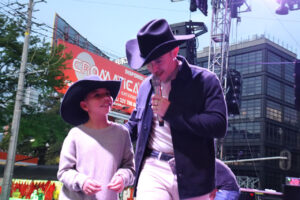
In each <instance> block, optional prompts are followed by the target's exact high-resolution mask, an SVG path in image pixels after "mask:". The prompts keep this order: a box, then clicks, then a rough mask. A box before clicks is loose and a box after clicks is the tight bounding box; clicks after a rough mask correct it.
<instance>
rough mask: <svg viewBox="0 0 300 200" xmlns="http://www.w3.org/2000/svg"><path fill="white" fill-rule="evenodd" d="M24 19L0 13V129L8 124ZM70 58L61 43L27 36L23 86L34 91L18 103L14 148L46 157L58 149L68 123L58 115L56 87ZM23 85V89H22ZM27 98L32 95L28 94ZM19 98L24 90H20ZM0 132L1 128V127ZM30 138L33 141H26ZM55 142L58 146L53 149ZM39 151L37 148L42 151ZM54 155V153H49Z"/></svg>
mask: <svg viewBox="0 0 300 200" xmlns="http://www.w3.org/2000/svg"><path fill="white" fill-rule="evenodd" d="M24 27H25V25H24V21H23V20H21V19H17V18H16V19H15V18H14V19H12V18H8V17H6V16H4V15H0V129H3V128H4V127H7V125H8V127H10V124H11V122H12V117H13V109H14V104H15V97H16V91H17V83H18V75H19V70H20V65H21V56H22V49H23V41H24V37H23V33H24ZM70 58H71V55H70V54H65V53H64V46H62V45H60V46H55V47H51V45H50V43H48V42H46V40H45V39H43V38H41V37H39V35H32V34H31V36H30V45H29V50H28V61H27V65H26V72H25V88H29V87H30V88H31V89H33V90H35V91H37V92H38V94H39V95H38V99H36V103H35V104H30V105H24V104H23V105H22V115H21V122H20V129H19V138H18V147H17V152H18V153H22V154H27V155H32V156H43V155H46V157H47V156H48V158H50V157H51V156H50V157H49V155H50V154H51V152H57V151H59V150H60V146H59V145H61V143H62V141H63V139H64V137H65V135H66V133H67V132H68V130H69V128H70V127H69V125H67V124H66V123H64V122H63V121H62V119H61V117H60V115H59V107H60V98H61V97H62V94H59V93H57V92H56V89H57V88H62V87H64V85H65V80H66V78H67V77H65V75H64V73H63V72H62V70H64V69H66V66H65V64H64V63H65V62H66V61H67V60H68V59H70ZM25 88H24V89H25ZM27 98H29V99H30V98H31V99H32V98H33V96H29V97H27ZM23 99H25V93H24V92H23ZM0 132H5V131H4V130H2V131H0ZM7 132H8V134H6V135H5V137H4V139H3V140H2V143H1V146H0V148H1V149H2V150H7V148H8V142H9V139H8V138H9V136H10V134H9V133H10V130H8V131H7ZM30 139H34V142H30ZM52 146H55V147H56V148H58V149H53V148H52ZM45 149H46V151H45V152H43V155H42V153H41V151H44V150H45ZM53 155H54V156H56V155H57V154H53Z"/></svg>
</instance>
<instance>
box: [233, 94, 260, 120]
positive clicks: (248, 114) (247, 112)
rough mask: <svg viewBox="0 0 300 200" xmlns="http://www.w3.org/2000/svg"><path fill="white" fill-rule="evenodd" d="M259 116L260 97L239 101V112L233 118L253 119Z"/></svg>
mask: <svg viewBox="0 0 300 200" xmlns="http://www.w3.org/2000/svg"><path fill="white" fill-rule="evenodd" d="M258 117H261V99H252V100H244V101H242V103H241V109H240V114H239V115H235V116H233V117H232V118H233V119H254V118H258Z"/></svg>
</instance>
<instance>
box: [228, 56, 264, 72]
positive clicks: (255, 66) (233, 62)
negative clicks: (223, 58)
mask: <svg viewBox="0 0 300 200" xmlns="http://www.w3.org/2000/svg"><path fill="white" fill-rule="evenodd" d="M261 63H262V51H254V52H250V53H245V54H240V55H236V56H230V57H229V67H230V68H232V69H236V70H237V71H239V72H240V73H241V74H242V75H244V74H249V73H255V72H261V71H262V64H261Z"/></svg>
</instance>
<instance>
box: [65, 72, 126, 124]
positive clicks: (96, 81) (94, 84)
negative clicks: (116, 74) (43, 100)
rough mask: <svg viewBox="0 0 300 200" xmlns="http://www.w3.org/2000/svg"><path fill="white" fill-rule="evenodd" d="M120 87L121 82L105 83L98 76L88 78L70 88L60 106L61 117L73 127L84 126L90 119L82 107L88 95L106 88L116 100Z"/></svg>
mask: <svg viewBox="0 0 300 200" xmlns="http://www.w3.org/2000/svg"><path fill="white" fill-rule="evenodd" d="M120 87H121V81H105V80H101V79H100V77H99V76H96V75H91V76H86V77H85V78H83V79H81V80H78V81H77V82H75V83H74V84H73V85H71V86H70V87H69V89H68V90H67V92H66V94H65V95H64V97H63V100H62V103H61V106H60V115H61V117H62V118H63V120H64V121H66V122H67V123H69V124H71V125H73V126H78V125H80V124H83V123H85V122H87V121H88V119H89V116H88V114H87V112H86V111H84V110H82V108H81V107H80V102H81V101H82V100H84V98H85V97H86V95H87V94H88V93H89V92H91V91H93V90H95V89H98V88H106V89H107V90H108V91H109V92H110V94H111V96H112V98H113V100H115V99H116V97H117V96H118V93H119V90H120Z"/></svg>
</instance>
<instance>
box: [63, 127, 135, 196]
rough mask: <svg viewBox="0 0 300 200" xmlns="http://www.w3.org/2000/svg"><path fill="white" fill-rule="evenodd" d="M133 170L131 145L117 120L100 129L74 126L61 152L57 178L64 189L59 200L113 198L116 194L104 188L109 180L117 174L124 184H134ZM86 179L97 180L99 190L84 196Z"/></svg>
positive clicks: (124, 129) (124, 130) (126, 132)
mask: <svg viewBox="0 0 300 200" xmlns="http://www.w3.org/2000/svg"><path fill="white" fill-rule="evenodd" d="M134 173H135V172H134V160H133V148H132V143H131V140H130V137H129V134H128V131H127V129H126V128H125V127H123V126H122V125H120V124H116V123H112V125H111V126H109V127H107V128H105V129H100V130H95V129H89V128H87V127H85V126H83V125H80V126H78V127H74V128H72V129H71V130H70V132H69V134H68V136H67V137H66V138H65V140H64V143H63V146H62V150H61V153H60V162H59V169H58V172H57V177H58V180H59V181H61V182H62V183H63V188H62V190H61V192H60V196H59V199H61V200H65V199H70V200H71V199H72V200H77V199H78V200H79V199H80V200H92V199H93V200H96V199H97V200H116V199H118V194H117V193H116V192H115V191H112V190H109V189H107V185H108V184H109V182H110V180H111V179H112V177H113V176H116V175H120V176H121V177H122V178H123V180H124V182H125V187H126V186H129V185H132V184H133V181H134ZM87 178H93V179H95V180H96V181H98V182H99V183H100V184H101V186H102V191H99V192H97V193H96V194H95V195H91V196H87V195H85V194H84V193H83V191H82V187H83V183H84V182H85V180H86V179H87Z"/></svg>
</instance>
